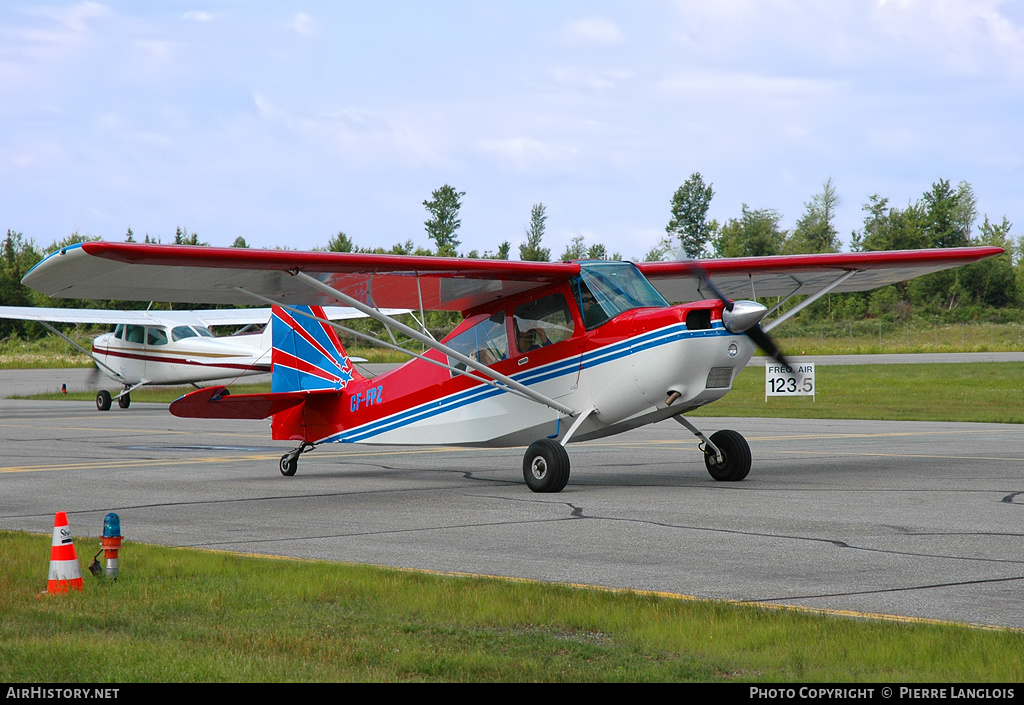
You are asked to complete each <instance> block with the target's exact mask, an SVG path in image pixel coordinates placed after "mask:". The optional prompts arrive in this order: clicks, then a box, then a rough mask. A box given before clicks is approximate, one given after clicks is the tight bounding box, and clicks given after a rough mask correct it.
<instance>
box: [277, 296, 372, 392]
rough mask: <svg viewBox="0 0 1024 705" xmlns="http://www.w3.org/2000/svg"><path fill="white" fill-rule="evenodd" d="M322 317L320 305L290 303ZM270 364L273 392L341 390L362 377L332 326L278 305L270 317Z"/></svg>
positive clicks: (297, 309) (296, 307)
mask: <svg viewBox="0 0 1024 705" xmlns="http://www.w3.org/2000/svg"><path fill="white" fill-rule="evenodd" d="M289 308H293V309H296V311H305V312H306V313H311V314H312V315H314V316H317V317H318V318H322V319H325V318H327V316H326V315H325V314H324V310H323V308H321V307H320V306H312V307H310V306H293V307H289ZM271 327H272V334H273V352H272V354H271V360H272V362H273V366H274V373H273V377H272V378H271V389H272V390H273V391H274V392H275V393H276V392H301V391H313V390H326V389H331V390H341V389H344V388H345V387H346V386H348V384H349V383H350V382H353V381H358V380H361V379H363V376H362V375H360V374H359V372H357V371H356V369H355V367H353V365H352V362H351V361H350V360H349V358H348V355H347V354H346V353H345V348H344V347H342V345H341V341H340V340H339V339H338V335H337V333H336V332H335V330H334V328H332V327H331V326H329V325H327V324H326V323H323V322H322V321H318V320H315V319H313V318H308V317H306V316H303V315H301V314H299V313H297V312H293V311H291V310H289V309H285V308H282V307H280V306H274V309H273V316H272V317H271Z"/></svg>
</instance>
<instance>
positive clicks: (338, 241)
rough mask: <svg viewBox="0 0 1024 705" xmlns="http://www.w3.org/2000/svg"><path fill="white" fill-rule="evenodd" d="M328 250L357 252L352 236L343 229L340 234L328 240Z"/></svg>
mask: <svg viewBox="0 0 1024 705" xmlns="http://www.w3.org/2000/svg"><path fill="white" fill-rule="evenodd" d="M327 251H328V252H357V250H356V246H355V243H354V242H352V238H350V237H349V236H348V235H346V234H345V233H343V232H342V231H341V230H339V231H338V234H337V235H335V236H334V237H332V238H331V239H330V240H328V241H327Z"/></svg>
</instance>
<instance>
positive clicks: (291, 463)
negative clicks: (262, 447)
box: [280, 453, 299, 477]
mask: <svg viewBox="0 0 1024 705" xmlns="http://www.w3.org/2000/svg"><path fill="white" fill-rule="evenodd" d="M280 467H281V474H282V475H284V476H285V477H291V476H292V475H294V474H295V471H296V470H298V469H299V457H298V456H297V455H295V454H294V453H286V454H284V455H282V456H281V465H280Z"/></svg>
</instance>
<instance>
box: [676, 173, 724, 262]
mask: <svg viewBox="0 0 1024 705" xmlns="http://www.w3.org/2000/svg"><path fill="white" fill-rule="evenodd" d="M714 195H715V192H714V191H713V190H712V189H711V184H705V183H704V178H703V177H702V176H701V175H700V172H694V173H693V174H691V175H690V178H689V179H687V180H686V181H685V182H684V183H683V185H682V186H680V187H679V188H678V189H676V192H675V194H674V195H673V196H672V217H671V219H670V220H669V221H668V225H666V226H665V232H666V233H667V234H668V235H669V237H670V238H671V237H675V238H678V240H679V245H680V246H681V247H682V249H683V253H684V254H685V255H686V256H687V257H689V258H690V259H698V258H700V257H703V256H704V254H705V249H706V248H707V246H708V245H709V244H710V243H711V236H712V229H711V224H710V223H708V219H707V216H708V208H709V207H710V205H711V198H712V196H714Z"/></svg>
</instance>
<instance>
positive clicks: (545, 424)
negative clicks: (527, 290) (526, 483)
mask: <svg viewBox="0 0 1024 705" xmlns="http://www.w3.org/2000/svg"><path fill="white" fill-rule="evenodd" d="M552 293H554V294H560V295H562V296H564V298H565V300H566V301H567V302H569V306H568V307H567V308H568V313H569V314H571V320H569V321H566V322H564V323H566V324H568V325H563V327H567V328H569V330H566V331H564V333H563V334H564V335H565V337H564V338H563V339H560V340H553V339H552V340H549V341H548V342H547V344H543V345H538V346H536V347H532V349H527V348H530V346H529V345H525V344H524V345H519V344H517V339H519V336H521V335H522V331H520V330H519V329H518V327H519V326H520V325H521V324H522V321H523V317H522V316H517V315H516V311H517V310H519V309H521V308H522V307H523V306H524V305H529V304H530V302H528V301H511V302H509V303H508V305H507V306H506V307H505V309H504V310H503V311H502V312H500V313H501V314H503V315H500V316H499V315H498V314H497V313H495V312H494V310H493V309H491V310H488V311H487V312H485V313H481V314H478V315H476V316H469V317H467V319H466V320H465V321H463V323H462V324H461V325H460V326H459V327H458V328H456V329H455V331H453V332H452V334H451V335H450V336H448V337H447V338H446V339H445V342H446V344H448V345H453V344H456V345H457V344H458V341H459V340H460V338H463V337H466V336H467V335H469V334H470V333H471V332H472V331H474V330H476V329H479V328H480V327H481V326H483V327H486V328H488V330H489V333H488V334H489V335H490V336H491V338H492V339H496V340H498V341H499V342H498V343H497V344H495V345H492V349H493V352H494V357H495V358H502V359H498V360H497V361H494V362H491V363H490V364H489V365H488V366H489V367H491V368H492V369H493V370H494V371H495V372H498V373H501V374H503V375H506V376H508V377H511V378H512V379H514V380H516V381H518V382H520V383H521V384H523V385H526V386H527V387H530V388H532V389H535V390H536V391H538V392H540V393H541V394H543V395H545V396H546V397H549V398H551V399H554V400H556V401H558V402H560V403H562V404H564V405H566V406H568V407H571V408H573V409H576V410H578V411H583V410H587V409H590V408H593V409H594V411H593V412H592V413H591V414H590V415H589V416H587V418H586V419H585V420H584V422H583V423H582V425H581V426H580V427H579V428H578V429H577V430H576V432H575V433H574V435H573V436H572V441H585V440H591V439H595V438H600V437H603V436H607V435H612V434H615V433H621V432H623V431H627V430H629V429H632V428H636V427H639V426H642V425H645V424H648V423H653V422H655V421H659V420H662V419H665V418H668V417H670V416H674V415H677V414H681V413H684V412H687V411H690V410H692V409H694V408H697V407H699V406H703V405H704V404H708V403H710V402H713V401H715V400H717V399H720V398H721V397H722V396H724V395H725V394H726V393H727V392H728V391H729V389H730V388H731V385H732V380H733V379H734V378H735V376H736V375H737V374H738V373H739V371H740V370H742V369H743V367H744V366H745V365H746V363H747V361H748V360H749V359H750V357H751V355H753V353H754V350H755V344H754V343H753V342H752V341H751V339H750V338H749V337H748V336H746V335H743V334H734V333H731V332H729V331H728V330H727V329H726V328H725V327H724V326H723V325H722V320H721V314H722V303H721V302H719V301H716V300H711V301H701V302H696V303H691V304H684V305H680V306H670V307H661V308H655V307H641V308H635V309H632V310H627V311H624V312H622V313H620V314H618V315H617V316H615V317H614V318H612V319H611V320H608V321H607V322H604V323H602V324H600V325H599V326H597V327H592V329H591V330H586V322H585V320H584V317H583V314H582V313H581V311H580V309H579V307H577V306H575V305H572V302H573V296H572V292H571V291H570V290H569V287H568V286H565V287H563V288H556V289H553V290H552V291H550V292H545V293H544V294H543V295H542V296H541V297H539V298H541V299H543V298H544V297H545V296H549V295H551V294H552ZM537 298H538V297H537V296H536V295H535V296H534V297H533V300H534V301H536V300H537ZM496 318H501V321H500V322H496V321H495V319H496ZM523 325H531V324H523ZM502 327H504V331H502V330H501V329H502ZM549 330H552V331H555V332H557V331H556V329H554V328H551V329H549ZM470 337H471V338H473V339H474V340H480V339H481V338H482V335H481V334H477V335H475V336H472V335H471V336H470ZM550 337H551V338H555V337H557V336H556V335H555V334H554V333H553V334H552V335H551V336H550ZM426 357H427V358H430V359H432V360H437V361H439V362H444V361H445V356H444V355H443V354H441V353H440V352H437V351H429V352H428V353H426ZM483 360H484V358H483V357H481V361H483ZM571 423H573V419H572V418H569V417H565V416H564V415H562V414H559V413H558V412H556V411H555V410H553V409H549V408H545V407H544V406H541V405H538V404H537V403H536V402H535V401H532V400H529V399H526V398H524V397H522V396H519V395H517V394H514V393H511V392H509V391H508V390H507V389H503V388H500V387H497V386H494V385H491V384H489V383H487V382H483V381H479V380H477V379H473V378H471V377H467V376H465V375H461V374H453V373H452V372H451V371H449V370H448V369H445V368H443V367H439V366H436V365H433V364H430V363H429V362H427V361H424V360H413V361H410V362H409V363H406V364H405V365H403V366H401V367H399V368H397V369H395V370H393V371H391V372H389V373H387V374H383V375H380V376H378V377H376V378H373V379H369V380H365V379H358V380H355V381H353V382H351V383H349V384H348V385H346V386H345V387H344V389H342V390H340V392H339V393H338V394H321V395H310V397H309V398H308V399H307V400H306V402H305V403H304V404H303V405H302V406H301V407H298V408H295V409H291V410H288V411H285V412H282V413H279V414H276V415H275V416H274V421H273V429H274V438H275V439H278V440H299V441H305V442H308V443H322V442H342V443H375V444H401V445H405V444H457V445H480V446H517V445H528V444H530V443H532V442H533V441H535V440H537V439H538V438H544V437H551V438H555V439H559V438H561V437H564V435H565V434H566V432H567V431H568V429H569V426H570V424H571Z"/></svg>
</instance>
